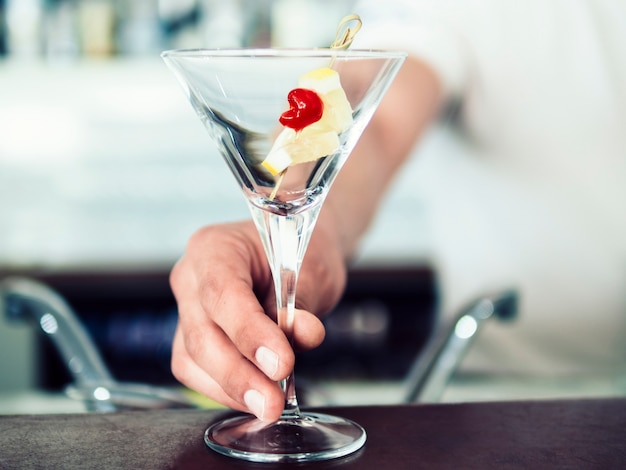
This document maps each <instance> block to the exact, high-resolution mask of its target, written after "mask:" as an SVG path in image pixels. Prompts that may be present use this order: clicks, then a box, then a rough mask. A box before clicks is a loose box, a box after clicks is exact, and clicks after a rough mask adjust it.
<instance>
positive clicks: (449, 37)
mask: <svg viewBox="0 0 626 470" xmlns="http://www.w3.org/2000/svg"><path fill="white" fill-rule="evenodd" d="M355 12H357V13H358V14H359V15H361V17H362V19H363V28H362V30H361V32H360V33H359V35H358V37H357V40H356V41H355V45H354V46H353V47H374V48H392V49H403V50H407V51H408V52H409V53H410V54H412V55H415V56H417V57H419V58H421V59H422V60H423V61H425V62H427V63H428V64H429V65H430V66H431V67H432V68H433V70H434V71H435V72H436V73H437V74H438V76H439V78H440V80H441V82H442V84H443V87H444V91H445V94H446V96H447V98H449V99H450V100H459V101H460V102H461V114H460V122H461V126H462V129H463V130H462V132H458V133H455V134H453V137H452V140H451V141H450V143H449V145H448V146H449V148H453V149H454V152H453V153H452V154H451V155H445V156H441V158H439V156H431V158H427V160H428V161H427V162H425V164H424V165H423V167H422V171H423V172H424V174H423V175H422V178H421V180H423V179H424V178H423V177H424V176H426V180H427V183H426V184H427V186H428V187H429V193H430V197H429V201H430V203H431V206H432V207H431V208H432V223H433V230H434V231H435V234H436V235H435V237H434V243H435V247H434V251H435V259H434V262H435V264H436V267H437V269H438V273H439V276H440V282H441V292H442V301H443V304H442V305H443V309H444V310H445V311H446V312H454V311H456V310H458V309H459V308H460V307H461V306H462V305H463V304H464V303H465V302H467V301H469V300H471V299H472V298H474V297H476V296H477V295H479V294H481V293H482V292H491V291H494V290H497V289H499V288H501V287H507V286H513V287H515V288H517V289H518V290H519V292H520V294H521V300H522V302H521V307H522V308H521V311H520V316H519V318H518V319H517V321H516V322H515V323H513V324H511V325H505V324H498V323H497V322H492V323H490V324H489V326H488V328H486V329H485V331H484V332H483V334H482V336H481V338H480V342H479V344H477V345H476V348H475V350H474V351H472V354H471V355H470V357H468V358H467V361H466V362H465V365H466V367H468V368H474V369H480V370H484V369H488V370H490V371H494V370H497V371H506V372H513V373H534V374H536V373H544V374H550V375H552V374H574V373H581V372H584V373H589V372H590V371H591V372H594V373H595V372H601V371H602V372H609V373H622V374H623V373H625V371H626V2H623V1H619V0H588V1H585V0H525V1H518V0H458V1H454V0H437V1H432V0H430V1H427V0H396V1H385V2H380V1H374V0H372V1H367V0H366V1H362V2H360V4H359V5H358V6H357V7H356V8H355Z"/></svg>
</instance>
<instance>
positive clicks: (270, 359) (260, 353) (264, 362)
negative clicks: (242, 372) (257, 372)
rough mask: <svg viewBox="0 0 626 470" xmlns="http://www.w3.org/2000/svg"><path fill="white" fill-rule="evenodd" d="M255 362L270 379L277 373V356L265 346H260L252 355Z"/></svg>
mask: <svg viewBox="0 0 626 470" xmlns="http://www.w3.org/2000/svg"><path fill="white" fill-rule="evenodd" d="M254 357H255V358H256V360H257V362H258V363H259V365H260V366H261V369H263V372H265V375H267V376H268V377H269V378H270V379H271V378H273V377H274V376H275V375H276V372H277V371H278V354H276V353H275V352H274V351H272V350H271V349H269V348H266V347H265V346H261V347H260V348H259V349H257V350H256V354H255V355H254Z"/></svg>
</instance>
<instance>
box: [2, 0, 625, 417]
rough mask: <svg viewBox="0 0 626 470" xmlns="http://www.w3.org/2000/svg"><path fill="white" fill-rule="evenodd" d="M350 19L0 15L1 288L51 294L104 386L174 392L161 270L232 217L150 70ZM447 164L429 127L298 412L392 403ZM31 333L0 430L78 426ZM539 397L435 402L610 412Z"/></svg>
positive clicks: (479, 394)
mask: <svg viewBox="0 0 626 470" xmlns="http://www.w3.org/2000/svg"><path fill="white" fill-rule="evenodd" d="M353 3H354V2H353V1H352V0H238V1H237V0H0V280H1V279H2V278H6V277H7V276H11V275H21V276H28V277H31V278H36V279H38V280H40V281H43V282H45V283H46V284H47V285H49V286H50V287H52V288H54V289H56V290H57V291H58V292H59V293H60V294H61V295H62V296H64V297H65V299H66V300H67V301H68V302H69V304H70V305H71V306H72V307H73V309H74V311H75V313H76V314H77V316H78V320H79V322H80V324H81V325H84V326H85V327H86V328H87V332H88V334H89V336H90V337H91V338H92V339H93V341H94V342H95V344H96V347H97V349H98V351H100V353H101V354H102V356H103V359H104V361H105V362H106V364H107V366H108V367H109V368H110V370H111V373H112V374H113V376H114V377H115V378H116V379H118V380H120V381H132V382H142V383H150V384H157V385H163V386H168V387H169V386H176V382H175V381H174V379H173V377H172V376H171V373H170V370H169V360H170V348H171V339H172V335H173V331H174V328H175V325H176V318H177V312H176V305H175V302H174V299H173V297H172V295H171V292H170V288H169V284H168V275H169V271H170V269H171V267H172V265H173V264H174V263H175V261H176V260H177V259H178V257H179V256H180V255H181V254H182V253H183V252H184V250H185V245H186V243H187V240H188V238H189V236H190V235H191V234H192V233H193V232H194V231H195V230H197V229H198V228H199V227H201V226H203V225H206V224H210V223H215V222H222V221H230V220H238V219H242V218H247V217H248V209H247V207H246V204H245V202H244V200H243V197H242V195H241V192H240V191H239V189H237V187H236V185H235V181H234V179H233V178H232V176H231V175H230V174H229V173H228V169H227V167H226V165H224V164H223V162H222V161H221V158H220V156H219V155H218V154H217V151H216V150H215V148H214V146H213V143H212V142H211V140H210V138H209V136H208V134H207V132H206V131H205V129H204V128H203V126H202V124H201V122H200V120H199V119H197V117H196V115H195V113H194V111H193V110H192V108H191V106H190V105H189V104H188V103H187V102H186V100H185V98H184V96H183V93H182V92H181V90H180V88H179V86H178V84H177V83H176V81H175V79H174V77H173V76H172V74H171V73H170V72H169V71H168V70H167V69H166V67H165V65H164V63H163V62H162V60H161V59H160V57H159V53H160V52H161V51H162V50H164V49H170V48H198V47H255V46H259V47H261V46H277V47H305V46H326V45H328V44H329V43H330V42H332V40H333V38H334V36H335V28H336V25H337V24H338V22H339V21H340V19H341V18H343V17H344V16H345V15H346V14H349V13H352V4H353ZM460 153H461V152H459V146H458V142H457V141H455V138H454V135H453V131H452V130H451V129H450V126H447V125H445V124H443V125H435V126H433V128H432V129H430V130H429V131H428V132H427V133H426V135H425V137H424V138H423V139H422V140H421V142H420V144H419V146H418V147H417V148H416V149H415V151H414V154H413V155H412V158H411V159H410V160H409V162H408V164H407V165H406V166H405V167H404V169H403V171H402V173H401V174H400V175H399V176H398V178H397V181H396V183H395V184H394V185H393V187H392V190H391V192H390V193H389V194H388V195H387V197H386V199H385V200H384V201H383V206H382V208H381V210H380V211H379V214H378V216H377V218H376V220H375V221H374V224H373V226H372V227H371V230H370V231H369V233H368V235H367V237H366V238H365V239H364V241H363V245H362V248H361V251H360V255H359V258H358V259H357V260H356V263H355V265H354V266H353V268H352V270H351V273H350V276H349V283H348V287H347V290H346V294H345V296H344V298H343V300H342V301H341V303H340V304H339V306H338V307H337V310H336V312H334V314H333V315H331V316H330V317H329V318H328V319H327V323H326V327H327V339H326V341H325V342H324V344H323V345H322V346H321V347H320V348H319V349H317V350H316V351H314V352H312V353H307V354H306V355H303V356H301V357H299V358H298V361H297V369H296V373H297V375H298V383H299V384H300V385H301V386H303V387H304V388H305V389H306V390H308V391H309V392H310V393H309V394H308V395H309V397H310V399H309V402H311V403H318V404H326V403H330V404H344V403H348V404H356V403H385V402H395V401H399V400H401V399H402V394H403V387H405V384H404V382H403V381H404V379H405V378H406V377H407V374H409V372H410V370H411V367H412V365H413V363H414V362H413V361H414V360H415V359H416V357H417V355H418V353H419V352H420V351H421V350H422V348H423V346H424V343H425V341H426V339H427V338H428V337H429V334H430V333H431V331H432V328H433V314H434V312H435V311H436V310H437V306H438V304H437V302H438V295H437V276H436V272H435V271H434V268H433V266H434V261H435V260H434V243H433V234H432V225H433V224H432V223H431V220H432V211H433V207H434V205H433V201H434V199H435V198H434V196H433V194H437V191H439V194H442V192H445V191H446V186H445V185H441V184H440V186H441V187H440V188H438V189H437V191H433V186H434V185H436V184H437V181H439V182H441V179H439V180H437V179H435V178H430V179H429V175H432V174H433V173H432V171H433V169H435V170H434V171H436V172H438V174H440V175H441V174H444V175H446V182H447V188H450V187H451V186H454V185H458V183H459V179H460V178H463V176H462V175H463V173H462V171H450V168H456V169H458V168H459V166H461V167H462V165H463V162H462V157H459V156H458V155H459V154H460ZM460 238H462V237H460ZM1 312H2V308H1V306H0V313H1ZM44 327H45V325H43V324H41V325H40V324H37V323H36V322H34V321H33V320H32V319H29V318H22V317H19V318H18V317H17V316H15V315H10V314H8V313H7V311H5V312H4V313H3V314H0V413H21V412H26V413H33V412H57V411H77V410H82V408H81V407H80V405H79V404H77V403H75V402H73V401H68V399H67V398H66V397H65V395H64V394H63V393H62V392H63V390H64V389H65V387H66V386H67V385H68V384H70V383H71V382H72V380H73V378H72V375H71V373H70V371H69V370H68V366H67V365H66V364H65V363H64V362H63V360H61V358H60V357H59V354H58V350H57V348H56V347H55V346H54V345H52V343H51V342H50V340H49V338H47V337H45V335H44V334H43V333H42V331H41V330H42V329H43V328H44ZM320 384H321V385H322V386H321V387H320V386H319V385H320ZM486 384H487V385H486ZM364 385H367V386H364ZM545 385H546V384H545V383H539V384H535V383H529V382H524V383H521V382H519V381H518V382H513V383H505V384H503V383H495V382H493V381H491V382H485V381H482V382H481V381H478V382H477V381H476V380H474V379H473V378H471V377H470V378H469V379H468V380H464V379H463V378H460V379H458V380H455V381H453V382H452V383H451V384H450V386H449V387H448V388H447V389H446V390H447V391H446V394H445V395H444V397H443V399H444V400H452V401H454V400H472V399H478V400H484V399H505V398H524V397H537V396H541V397H545V396H566V395H568V394H569V395H572V394H573V395H577V396H580V395H594V394H595V395H597V394H603V393H609V394H610V393H615V386H614V385H613V384H609V386H607V384H606V383H599V384H598V383H588V382H585V383H576V384H572V383H558V384H556V386H555V387H554V386H553V385H555V384H552V383H549V384H548V385H549V387H548V388H549V390H548V391H546V387H545ZM550 387H552V388H550ZM612 387H613V388H612ZM619 387H620V388H619V390H620V393H623V391H624V390H626V385H624V384H623V383H620V385H619ZM306 390H305V392H306ZM607 390H608V391H607ZM301 396H307V394H306V393H304V394H301ZM316 400H317V401H316Z"/></svg>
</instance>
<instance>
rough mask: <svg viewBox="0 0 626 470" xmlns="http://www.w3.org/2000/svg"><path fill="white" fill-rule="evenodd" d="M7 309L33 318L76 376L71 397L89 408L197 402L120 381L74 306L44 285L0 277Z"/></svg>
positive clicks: (0, 302)
mask: <svg viewBox="0 0 626 470" xmlns="http://www.w3.org/2000/svg"><path fill="white" fill-rule="evenodd" d="M3 310H4V314H5V315H6V316H7V318H8V319H9V320H21V321H24V320H32V321H34V322H35V323H36V324H37V325H38V327H39V328H40V329H41V331H42V332H43V333H45V334H46V336H47V337H48V338H50V340H51V341H52V342H53V344H54V346H55V347H56V348H57V350H58V351H59V353H60V355H61V357H62V359H63V361H64V363H65V366H66V367H67V369H68V370H69V372H70V373H71V375H72V378H73V379H74V383H73V384H72V385H70V386H69V387H68V388H67V393H68V395H69V396H71V397H74V398H78V399H82V400H83V401H84V402H85V405H86V407H87V409H88V411H115V410H118V409H121V408H124V409H129V408H140V409H141V408H180V407H192V406H193V405H192V403H191V402H190V401H189V400H188V399H187V398H186V396H185V395H183V394H182V393H179V392H177V391H175V390H170V389H167V388H160V387H152V386H150V385H145V384H136V383H120V382H117V381H116V380H115V379H114V378H113V376H112V375H111V373H110V372H109V370H108V368H107V366H106V364H105V362H104V360H103V359H102V357H101V356H100V353H99V352H98V350H97V348H96V346H95V345H94V343H93V341H92V339H91V337H90V336H89V334H88V332H87V330H86V329H85V328H84V327H83V325H82V324H81V322H80V321H79V319H78V317H77V316H76V315H75V314H74V311H73V310H72V308H71V307H70V306H69V305H68V303H67V302H66V301H65V300H64V299H63V297H62V296H61V295H59V294H58V293H57V292H56V291H54V290H53V289H51V288H50V287H48V286H46V285H44V284H43V283H41V282H38V281H35V280H33V279H30V278H25V277H8V278H5V279H3V280H0V312H1V311H3Z"/></svg>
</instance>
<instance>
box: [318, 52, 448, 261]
mask: <svg viewBox="0 0 626 470" xmlns="http://www.w3.org/2000/svg"><path fill="white" fill-rule="evenodd" d="M440 102H441V92H440V87H439V82H438V81H437V78H436V76H435V74H434V73H433V72H432V71H431V70H430V69H429V68H428V67H427V66H426V65H424V64H423V63H421V62H419V61H417V60H415V59H408V60H407V61H406V63H405V64H404V66H403V67H402V70H401V71H400V72H399V74H398V76H397V78H396V80H395V81H394V83H393V85H392V86H391V88H390V89H389V91H388V92H387V95H386V96H385V98H384V99H383V101H382V103H381V104H380V106H379V109H378V111H377V112H376V113H375V115H374V117H373V118H372V121H371V122H370V124H369V126H368V127H367V129H366V130H365V132H364V133H363V135H362V137H361V139H360V141H359V144H358V145H357V147H356V148H355V149H354V152H353V153H352V155H351V156H350V158H349V159H348V161H347V162H346V164H345V167H344V168H343V169H342V171H341V172H340V173H339V176H338V177H337V180H336V181H335V183H334V185H333V187H332V189H331V191H330V194H329V195H328V198H327V201H326V202H325V205H324V208H323V209H322V214H321V215H320V221H319V224H330V225H331V226H332V229H333V230H334V232H335V237H336V240H337V243H339V245H340V249H341V251H342V253H343V254H344V259H346V260H348V259H349V258H350V257H351V256H353V254H354V252H355V250H356V248H357V246H358V242H359V239H360V238H361V237H362V235H363V234H364V232H365V231H366V230H367V228H368V226H369V224H370V223H371V221H372V219H373V217H374V215H375V213H376V210H377V208H378V205H379V203H380V201H381V199H382V196H383V195H384V193H385V191H386V190H387V188H388V186H389V184H390V183H391V181H392V180H393V178H394V176H395V174H396V173H397V171H398V170H399V168H400V167H401V166H402V164H403V163H404V162H405V161H406V159H407V158H408V156H409V155H410V153H411V150H412V148H413V147H414V145H415V143H416V141H417V139H418V138H419V136H420V134H421V133H422V131H423V130H424V128H426V127H427V126H428V124H429V123H430V122H431V120H432V119H433V117H434V116H435V115H436V114H437V111H438V109H439V106H440Z"/></svg>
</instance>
